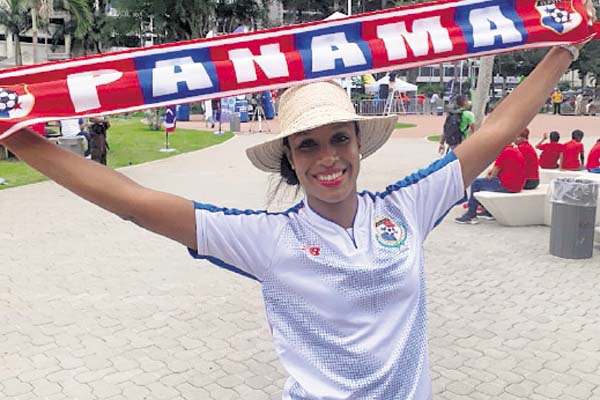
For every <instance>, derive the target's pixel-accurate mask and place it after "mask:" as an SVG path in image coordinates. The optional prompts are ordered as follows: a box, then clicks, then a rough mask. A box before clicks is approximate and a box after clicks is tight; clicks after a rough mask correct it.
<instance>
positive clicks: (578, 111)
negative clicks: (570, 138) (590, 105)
mask: <svg viewBox="0 0 600 400" xmlns="http://www.w3.org/2000/svg"><path fill="white" fill-rule="evenodd" d="M584 112H585V105H584V104H583V93H578V94H577V97H575V115H583V114H584Z"/></svg>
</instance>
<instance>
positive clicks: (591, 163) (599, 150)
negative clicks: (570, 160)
mask: <svg viewBox="0 0 600 400" xmlns="http://www.w3.org/2000/svg"><path fill="white" fill-rule="evenodd" d="M585 168H586V169H587V170H588V171H590V172H593V173H595V174H600V139H598V140H597V141H596V144H595V145H594V147H592V150H590V154H588V159H587V164H585Z"/></svg>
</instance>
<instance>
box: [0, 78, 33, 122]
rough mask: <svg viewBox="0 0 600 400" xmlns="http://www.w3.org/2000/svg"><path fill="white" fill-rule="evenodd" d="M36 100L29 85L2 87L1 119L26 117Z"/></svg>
mask: <svg viewBox="0 0 600 400" xmlns="http://www.w3.org/2000/svg"><path fill="white" fill-rule="evenodd" d="M34 101H35V98H34V97H33V95H32V94H31V93H29V90H27V85H15V86H4V87H0V120H1V119H15V118H23V117H26V116H27V115H29V113H30V112H31V109H32V108H33V103H34Z"/></svg>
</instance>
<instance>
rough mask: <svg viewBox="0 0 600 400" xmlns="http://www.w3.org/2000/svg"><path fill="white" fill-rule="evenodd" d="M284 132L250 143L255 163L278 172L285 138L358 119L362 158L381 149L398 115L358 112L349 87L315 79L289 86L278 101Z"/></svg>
mask: <svg viewBox="0 0 600 400" xmlns="http://www.w3.org/2000/svg"><path fill="white" fill-rule="evenodd" d="M278 115H279V119H280V122H281V133H280V134H279V135H277V137H275V138H274V139H271V140H268V141H266V142H264V143H261V144H258V145H256V146H253V147H250V148H249V149H247V150H246V154H247V155H248V158H249V159H250V161H252V164H254V166H255V167H256V168H258V169H261V170H263V171H266V172H279V171H280V165H281V158H282V157H283V156H284V154H285V150H284V145H283V138H285V137H288V136H290V135H293V134H295V133H299V132H305V131H308V130H311V129H315V128H318V127H320V126H324V125H329V124H335V123H341V122H351V121H357V122H358V126H359V131H360V144H361V148H360V152H361V154H362V158H365V157H368V156H370V155H371V154H373V153H374V152H375V151H376V150H377V149H379V148H380V147H381V146H382V145H383V144H384V143H385V142H386V141H387V140H388V138H389V137H390V135H391V134H392V131H393V130H394V125H395V124H396V121H397V117H396V116H395V115H392V116H383V117H382V116H378V117H364V116H361V115H357V114H356V111H355V110H354V105H353V104H352V101H351V100H350V98H349V97H348V94H347V93H346V91H345V90H344V89H343V88H342V87H340V86H339V85H338V84H336V83H335V82H316V83H310V84H307V85H304V86H298V87H294V88H290V89H288V90H286V91H285V93H283V95H282V96H281V99H280V101H279V114H278Z"/></svg>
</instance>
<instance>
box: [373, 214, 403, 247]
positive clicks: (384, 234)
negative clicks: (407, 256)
mask: <svg viewBox="0 0 600 400" xmlns="http://www.w3.org/2000/svg"><path fill="white" fill-rule="evenodd" d="M406 236H407V235H406V227H405V226H404V225H402V224H397V223H396V222H394V221H393V220H392V219H391V218H390V217H381V218H379V219H377V220H376V221H375V238H376V239H377V241H378V242H379V244H381V245H382V246H385V247H400V246H402V245H403V244H404V242H406Z"/></svg>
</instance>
